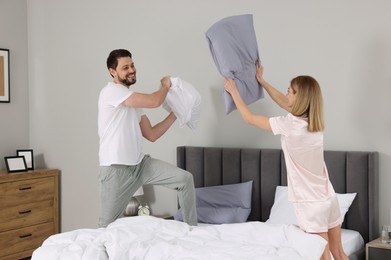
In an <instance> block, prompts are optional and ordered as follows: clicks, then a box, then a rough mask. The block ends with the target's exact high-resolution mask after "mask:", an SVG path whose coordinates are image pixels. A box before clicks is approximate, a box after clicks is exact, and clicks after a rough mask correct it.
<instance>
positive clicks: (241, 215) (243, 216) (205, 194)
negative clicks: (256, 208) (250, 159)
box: [175, 181, 253, 224]
mask: <svg viewBox="0 0 391 260" xmlns="http://www.w3.org/2000/svg"><path fill="white" fill-rule="evenodd" d="M252 187H253V181H248V182H243V183H237V184H228V185H220V186H210V187H202V188H196V189H195V191H196V208H197V217H198V222H200V223H209V224H224V223H242V222H246V221H247V218H248V216H249V215H250V212H251V195H252ZM175 219H176V220H179V221H183V216H182V210H181V209H179V210H178V212H177V214H176V215H175Z"/></svg>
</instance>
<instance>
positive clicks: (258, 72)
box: [255, 60, 263, 83]
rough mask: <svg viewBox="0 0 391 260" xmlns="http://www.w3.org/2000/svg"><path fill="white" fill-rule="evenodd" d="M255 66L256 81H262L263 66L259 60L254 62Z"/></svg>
mask: <svg viewBox="0 0 391 260" xmlns="http://www.w3.org/2000/svg"><path fill="white" fill-rule="evenodd" d="M255 66H256V72H255V77H256V78H257V80H258V82H259V83H261V81H263V66H262V65H261V64H259V60H257V61H256V62H255Z"/></svg>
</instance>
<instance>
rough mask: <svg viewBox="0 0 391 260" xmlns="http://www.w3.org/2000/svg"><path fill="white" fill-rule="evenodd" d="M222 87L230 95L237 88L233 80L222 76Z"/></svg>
mask: <svg viewBox="0 0 391 260" xmlns="http://www.w3.org/2000/svg"><path fill="white" fill-rule="evenodd" d="M224 88H225V90H226V91H227V92H228V93H229V94H231V95H232V92H233V91H236V90H237V87H236V82H235V80H233V79H229V78H224Z"/></svg>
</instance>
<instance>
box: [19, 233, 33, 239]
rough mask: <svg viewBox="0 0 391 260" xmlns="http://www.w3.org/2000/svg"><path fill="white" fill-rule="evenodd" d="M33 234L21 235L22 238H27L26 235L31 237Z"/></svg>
mask: <svg viewBox="0 0 391 260" xmlns="http://www.w3.org/2000/svg"><path fill="white" fill-rule="evenodd" d="M31 236H32V234H24V235H21V236H19V237H20V238H26V237H31Z"/></svg>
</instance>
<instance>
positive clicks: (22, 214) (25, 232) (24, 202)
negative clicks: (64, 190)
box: [0, 169, 59, 260]
mask: <svg viewBox="0 0 391 260" xmlns="http://www.w3.org/2000/svg"><path fill="white" fill-rule="evenodd" d="M58 178H59V170H57V169H39V170H33V171H28V172H15V173H7V171H4V170H3V171H0V259H2V260H5V259H23V258H26V257H29V256H31V255H32V253H33V251H34V250H35V249H37V248H38V247H39V246H40V245H41V244H42V242H43V241H44V240H45V239H46V238H48V237H49V236H50V235H52V234H55V233H58V232H59V216H58V214H59V211H58V209H59V205H58V204H59V203H58V196H59V195H58V191H59V186H58Z"/></svg>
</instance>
